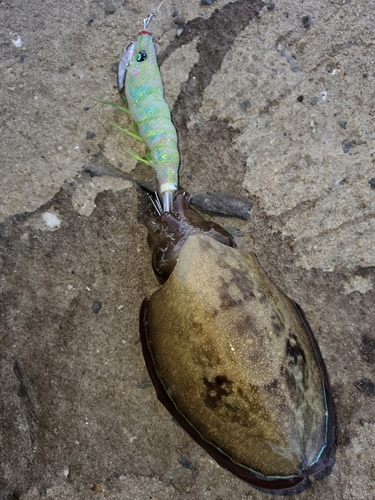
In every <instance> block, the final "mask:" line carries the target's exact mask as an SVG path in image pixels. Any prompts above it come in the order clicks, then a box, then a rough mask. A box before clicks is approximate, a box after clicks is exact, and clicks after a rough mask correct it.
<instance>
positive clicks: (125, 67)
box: [117, 30, 156, 92]
mask: <svg viewBox="0 0 375 500" xmlns="http://www.w3.org/2000/svg"><path fill="white" fill-rule="evenodd" d="M146 60H147V64H142V63H143V62H144V61H146ZM153 64H156V53H155V48H154V44H153V41H152V36H151V33H150V32H149V31H147V30H141V31H140V32H139V36H138V39H137V41H136V42H130V43H129V45H128V46H127V47H126V48H125V50H124V53H123V54H122V56H121V59H120V62H119V65H118V69H117V87H118V90H119V92H122V91H123V90H124V88H125V79H126V78H127V74H128V73H129V72H131V73H132V78H144V76H143V75H144V73H145V70H147V67H150V66H151V65H153ZM130 70H131V71H130Z"/></svg>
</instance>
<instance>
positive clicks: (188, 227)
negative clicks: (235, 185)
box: [144, 189, 236, 284]
mask: <svg viewBox="0 0 375 500" xmlns="http://www.w3.org/2000/svg"><path fill="white" fill-rule="evenodd" d="M189 199H190V195H189V194H188V193H186V192H185V191H184V190H181V189H180V190H178V191H177V192H176V193H175V195H174V197H173V202H172V208H171V211H170V212H163V213H159V214H157V213H155V210H153V209H150V210H149V212H148V213H147V214H146V216H145V218H144V224H145V226H146V228H147V230H148V233H149V234H148V239H147V241H148V244H149V246H150V249H151V252H152V267H153V270H154V273H155V276H156V278H157V279H158V281H159V283H161V284H163V283H164V282H165V281H167V279H168V278H169V276H170V275H171V273H172V271H173V269H174V267H175V265H176V262H177V259H178V255H179V252H180V250H181V248H182V246H183V244H184V243H185V241H186V239H187V238H188V237H189V236H191V235H193V234H204V235H206V236H209V237H210V238H213V239H214V240H216V241H219V242H220V243H222V244H224V245H227V246H230V247H235V246H236V244H235V242H234V240H233V238H232V236H231V235H230V234H229V233H228V232H227V231H226V230H225V229H224V228H222V227H221V226H219V224H216V223H215V222H213V221H208V220H205V219H203V217H202V216H201V215H199V214H198V213H197V212H195V211H194V210H193V209H192V208H191V207H190V205H189Z"/></svg>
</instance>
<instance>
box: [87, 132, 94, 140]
mask: <svg viewBox="0 0 375 500" xmlns="http://www.w3.org/2000/svg"><path fill="white" fill-rule="evenodd" d="M95 136H96V134H95V132H90V130H88V131H87V132H86V139H87V140H88V141H89V140H90V139H94V137H95Z"/></svg>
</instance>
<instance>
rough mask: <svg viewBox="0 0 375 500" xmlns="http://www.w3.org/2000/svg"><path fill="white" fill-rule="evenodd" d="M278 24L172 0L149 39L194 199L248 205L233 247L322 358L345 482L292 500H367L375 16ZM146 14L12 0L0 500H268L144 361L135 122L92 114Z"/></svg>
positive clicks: (351, 6) (370, 479)
mask: <svg viewBox="0 0 375 500" xmlns="http://www.w3.org/2000/svg"><path fill="white" fill-rule="evenodd" d="M157 4H158V2H155V5H153V6H152V7H154V6H155V7H156V6H157ZM272 4H273V8H272V9H270V8H269V7H270V5H271V4H270V3H268V4H266V5H264V6H263V8H262V4H261V3H260V2H258V1H254V2H253V1H248V0H243V1H233V2H231V1H229V0H228V1H226V0H217V1H216V2H215V3H214V5H212V6H203V5H201V2H200V0H194V1H192V0H189V1H187V0H176V1H174V2H169V0H165V1H164V4H163V6H162V8H161V10H160V14H159V16H158V17H157V18H156V19H155V20H153V22H152V25H151V29H152V31H153V33H154V35H155V41H156V44H157V49H158V52H159V56H160V57H159V60H160V64H161V69H162V74H163V76H164V78H165V79H167V80H168V81H166V87H167V90H168V101H169V103H170V105H171V106H172V116H173V120H174V123H175V125H176V128H177V131H178V133H179V144H180V152H181V184H182V186H183V187H185V188H186V189H187V190H188V191H189V192H190V193H191V194H198V193H205V192H213V191H214V192H226V193H229V194H232V195H235V196H239V197H242V198H244V199H249V200H250V201H252V202H253V203H254V206H253V209H252V212H251V217H250V220H249V221H240V220H238V219H235V220H233V221H231V224H232V225H235V226H236V229H237V230H238V234H242V237H241V238H238V240H237V242H238V245H239V247H240V248H242V249H244V250H255V251H256V252H257V254H258V257H259V260H260V262H261V264H262V266H263V267H264V269H265V270H266V272H267V273H268V274H269V276H270V277H271V278H272V280H273V281H274V282H275V283H276V284H277V285H278V286H279V287H280V288H281V289H282V290H284V291H285V292H286V293H287V294H288V295H289V296H290V297H292V298H293V299H295V300H297V301H298V302H299V303H300V305H301V306H302V307H303V309H304V310H305V313H306V315H307V317H308V319H309V322H310V324H311V326H312V327H313V330H314V332H315V335H316V337H317V339H318V341H319V344H320V347H321V350H322V353H323V356H324V358H325V360H326V363H327V367H328V371H329V373H330V378H331V382H332V386H333V389H334V393H335V401H336V406H337V415H338V428H339V432H338V443H339V446H338V451H337V457H336V464H335V466H334V468H333V471H332V474H331V475H329V476H328V477H326V478H325V479H323V480H322V481H319V482H317V481H314V482H313V484H312V487H311V488H310V489H309V490H307V491H305V492H303V493H301V494H300V495H299V498H301V499H306V500H310V499H311V500H313V499H316V498H319V499H329V500H331V499H333V500H349V499H359V498H360V499H361V500H372V499H373V498H374V495H375V452H374V450H375V442H374V436H375V428H374V422H375V404H374V403H375V399H374V398H375V396H374V394H373V390H372V389H371V390H366V391H364V390H363V387H366V388H372V387H373V384H374V383H375V373H374V366H375V365H374V363H375V331H374V324H375V317H374V315H375V313H374V302H375V291H374V282H375V271H374V269H375V239H374V238H375V236H374V235H375V190H374V189H373V188H372V185H371V184H370V183H369V180H370V179H373V178H374V177H375V146H374V145H375V141H374V138H375V137H374V127H373V122H374V111H375V108H374V99H373V89H374V86H375V73H374V69H373V68H374V58H375V39H374V32H373V26H374V22H375V11H374V9H373V5H372V4H371V2H365V1H364V0H358V1H357V2H350V1H346V0H332V1H331V2H326V1H323V0H315V1H312V0H305V1H304V2H297V3H296V2H295V1H294V2H292V1H291V0H283V1H277V2H274V3H272ZM109 6H111V7H113V8H112V9H111V10H112V11H113V12H112V13H111V14H109V13H106V11H105V9H106V8H108V7H109ZM267 7H268V8H267ZM150 8H151V7H150V2H149V1H146V0H137V1H135V0H130V1H126V2H125V1H124V2H121V1H116V2H113V3H111V4H110V3H108V2H103V1H96V0H87V1H85V2H71V1H68V0H61V1H59V2H55V1H52V0H45V1H44V2H42V1H41V0H34V1H33V2H24V1H22V0H3V1H2V2H0V26H1V28H2V39H1V46H0V52H1V56H0V72H1V82H2V83H1V87H0V103H1V104H0V124H1V141H0V149H1V159H2V163H1V167H2V168H1V182H0V220H1V222H2V224H1V226H0V236H1V239H0V256H1V260H0V265H1V277H0V278H1V281H0V293H1V295H0V335H1V339H0V391H1V399H0V409H1V411H0V469H1V473H0V498H1V499H4V500H8V499H20V500H33V499H38V500H42V499H44V500H47V499H48V500H49V499H51V500H52V499H54V500H55V499H56V500H60V499H65V498H69V499H71V498H74V499H75V498H77V499H90V500H91V499H92V498H98V499H105V498H106V499H132V500H133V499H137V500H146V499H147V500H149V499H157V500H167V499H173V500H179V499H182V498H192V499H199V500H200V499H208V500H219V499H221V500H232V499H233V498H236V499H259V500H260V499H262V498H266V497H267V498H268V496H267V495H265V494H263V493H260V492H257V491H255V490H254V489H252V488H250V487H249V486H248V485H246V484H245V483H243V482H241V481H240V480H238V479H236V478H235V477H233V476H232V475H231V474H230V473H228V472H226V471H224V470H222V469H221V468H220V467H218V466H217V465H216V464H215V463H214V462H213V461H212V460H211V459H210V458H209V457H208V456H207V454H206V453H205V452H203V451H202V450H201V449H200V448H199V447H198V446H197V445H195V443H193V442H192V441H191V440H190V439H189V438H188V437H187V436H186V435H185V433H184V432H183V431H182V430H181V429H180V428H179V427H178V426H177V425H176V424H175V423H174V422H173V421H172V420H171V419H170V417H169V415H168V414H167V412H166V411H165V410H164V409H163V408H162V407H161V405H160V404H159V403H158V401H157V399H156V396H155V393H154V390H153V388H152V387H151V386H150V381H149V379H148V376H147V372H146V369H145V366H144V362H143V358H142V354H141V347H140V343H139V338H138V310H139V306H140V303H141V301H142V299H143V297H145V296H147V295H149V294H151V293H152V292H153V291H154V290H155V289H156V286H157V285H156V280H155V279H154V277H153V275H152V271H151V263H150V256H149V253H148V248H147V244H146V231H145V229H144V228H143V227H142V226H141V225H140V224H139V222H138V220H137V217H138V211H139V208H138V194H137V191H136V184H135V183H132V182H130V179H131V178H136V179H138V180H143V179H145V180H147V181H148V182H149V181H150V179H151V177H150V173H149V172H148V171H147V169H146V167H144V166H140V165H136V162H135V160H134V159H133V158H131V157H129V156H127V155H126V153H125V152H124V148H128V149H130V150H132V151H135V152H137V153H142V149H141V148H140V147H139V145H138V144H136V143H135V142H134V141H132V140H131V139H128V138H126V137H124V136H122V135H121V133H120V132H118V131H116V130H114V129H113V128H112V127H111V126H110V125H109V123H110V122H114V123H119V124H120V125H123V126H131V125H130V122H129V120H128V118H127V117H126V116H125V115H123V114H122V113H120V112H119V111H117V110H115V109H114V108H111V107H109V106H104V105H102V104H101V103H99V102H98V101H96V100H95V98H99V99H104V100H112V101H115V102H118V103H119V104H121V100H120V98H119V97H118V96H117V92H116V89H115V84H116V76H115V71H114V69H115V67H116V63H117V61H118V59H119V56H120V54H121V53H122V51H123V49H124V46H125V45H126V44H127V43H128V41H129V40H133V39H134V38H135V37H136V35H137V31H138V29H139V27H140V26H141V22H142V19H143V18H144V17H146V16H147V15H148V14H149V12H150ZM257 12H258V14H257ZM307 17H308V18H309V19H311V20H312V23H311V25H309V26H308V28H306V27H305V26H304V24H303V22H302V21H301V20H302V19H304V18H307ZM181 29H182V32H181ZM177 30H179V31H178V35H179V36H177ZM14 33H19V35H20V39H21V43H22V45H21V46H19V45H20V43H16V45H18V46H16V45H15V44H14V42H17V40H18V39H17V37H16V36H13V34H14ZM301 96H303V99H301ZM244 103H246V104H244ZM344 123H345V126H344V125H343V124H344ZM88 131H90V132H92V133H93V134H95V135H93V134H91V135H90V137H91V138H90V139H87V138H86V134H87V132H88ZM88 172H91V174H92V175H91V176H90V174H89V173H88ZM46 213H49V214H52V215H50V216H48V217H47V220H48V221H50V222H49V224H50V225H48V224H46V217H45V216H44V214H46ZM53 216H54V217H56V218H57V219H58V221H59V222H60V224H57V223H56V224H55V225H54V224H53V223H52V222H53V221H54V220H55V219H54V218H53ZM216 220H217V221H218V222H219V223H223V224H228V220H227V219H220V218H216ZM51 221H52V222H51ZM100 303H101V307H100V309H99V306H98V304H100ZM94 304H96V306H95V307H94V310H93V305H94ZM358 381H366V385H365V386H364V385H363V383H362V384H359V383H358ZM186 464H190V466H189V467H187V466H186ZM269 498H270V497H269Z"/></svg>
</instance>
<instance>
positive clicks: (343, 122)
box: [340, 120, 346, 129]
mask: <svg viewBox="0 0 375 500" xmlns="http://www.w3.org/2000/svg"><path fill="white" fill-rule="evenodd" d="M340 127H341V128H344V129H346V120H341V121H340Z"/></svg>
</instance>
